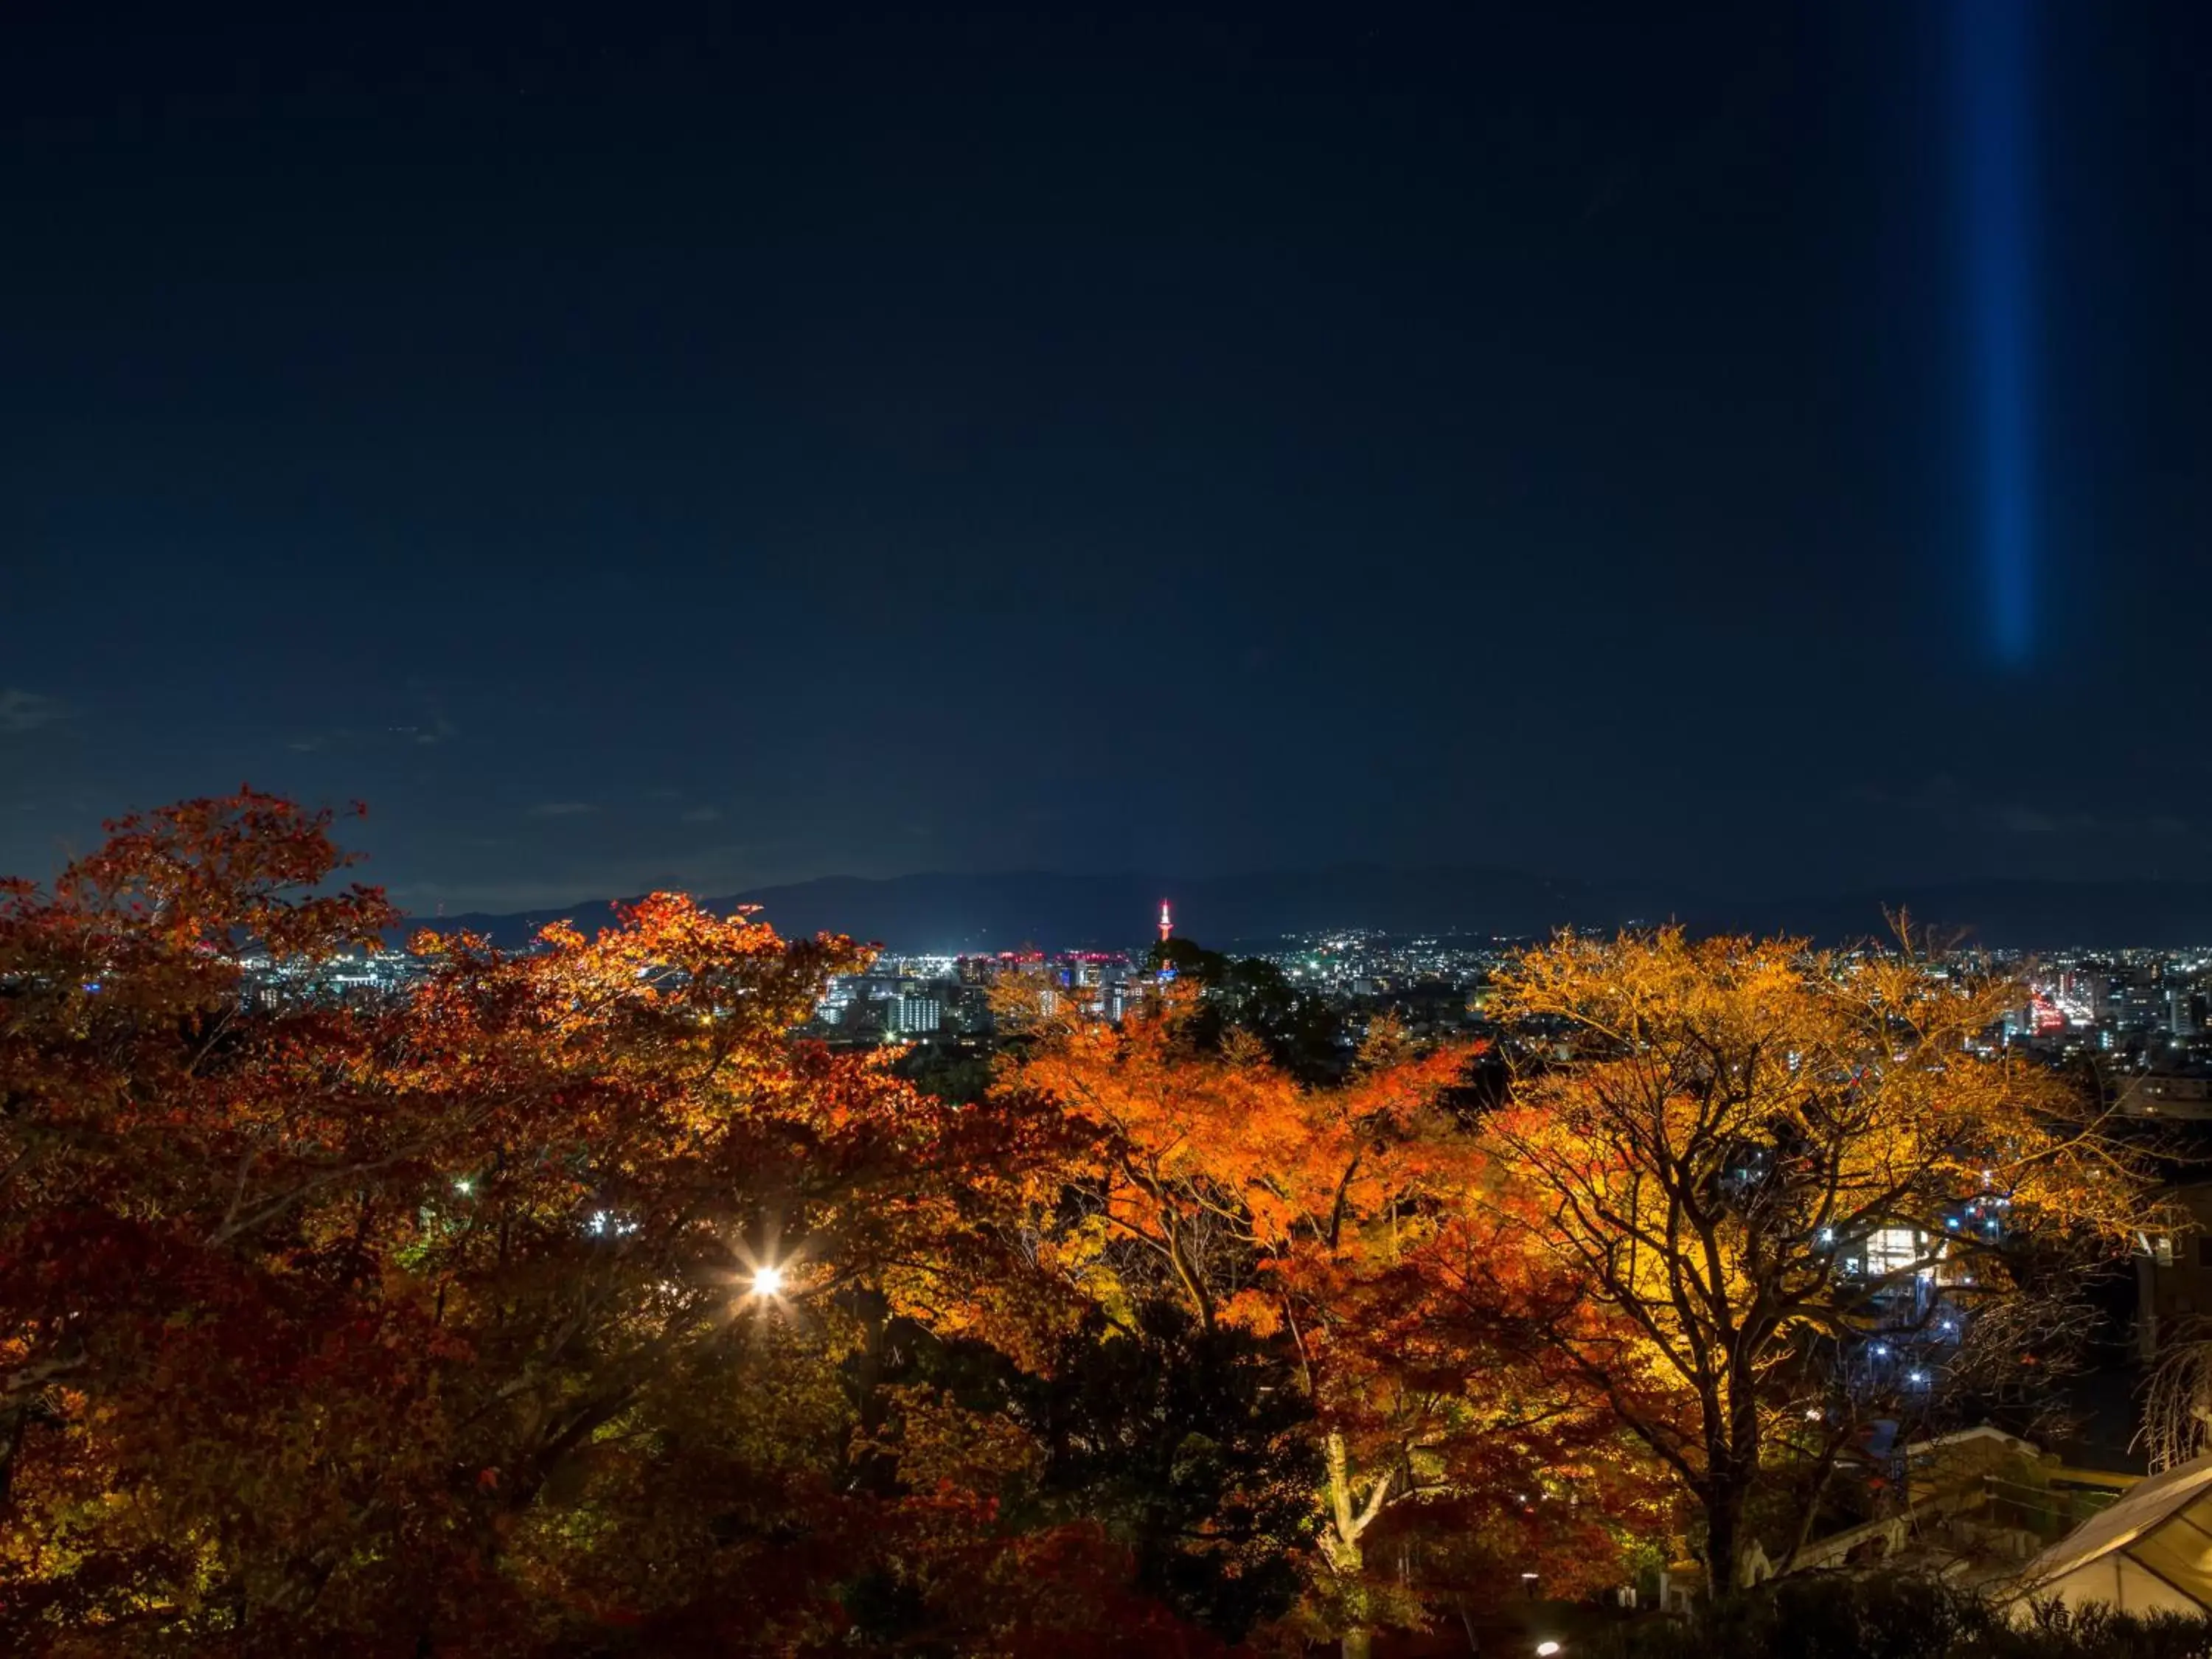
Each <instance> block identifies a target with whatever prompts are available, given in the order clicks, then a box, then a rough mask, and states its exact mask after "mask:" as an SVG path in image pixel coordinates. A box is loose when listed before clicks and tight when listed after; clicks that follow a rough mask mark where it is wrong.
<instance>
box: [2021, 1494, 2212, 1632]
mask: <svg viewBox="0 0 2212 1659" xmlns="http://www.w3.org/2000/svg"><path fill="white" fill-rule="evenodd" d="M2019 1583H2020V1588H2019V1589H2018V1591H2017V1592H2016V1594H2017V1595H2018V1597H2019V1599H2020V1601H2021V1602H2022V1603H2023V1604H2024V1603H2026V1602H2027V1601H2051V1600H2057V1601H2063V1602H2065V1603H2066V1604H2067V1605H2068V1606H2069V1607H2081V1606H2084V1605H2086V1604H2087V1603H2088V1602H2091V1601H2104V1602H2107V1603H2109V1604H2111V1605H2112V1606H2113V1607H2118V1608H2120V1609H2121V1610H2122V1611H2124V1612H2127V1613H2155V1612H2160V1611H2165V1612H2172V1613H2192V1614H2197V1615H2200V1616H2201V1615H2203V1614H2205V1613H2212V1454H2207V1455H2204V1456H2203V1457H2195V1458H2191V1460H2190V1461H2189V1462H2186V1463H2182V1464H2178V1465H2177V1466H2175V1467H2174V1468H2170V1469H2168V1470H2167V1471H2166V1473H2165V1474H2160V1475H2154V1476H2152V1477H2151V1479H2149V1480H2145V1481H2142V1483H2140V1484H2139V1485H2137V1486H2132V1487H2130V1488H2129V1490H2128V1491H2127V1492H2125V1493H2124V1494H2123V1495H2122V1497H2121V1498H2119V1500H2118V1502H2117V1503H2115V1504H2113V1505H2112V1507H2111V1508H2110V1509H2108V1510H2104V1511H2102V1512H2101V1513H2100V1514H2097V1515H2093V1516H2090V1517H2089V1518H2088V1519H2087V1521H2084V1522H2082V1523H2081V1525H2080V1526H2078V1527H2076V1528H2074V1530H2073V1531H2072V1532H2070V1533H2069V1534H2066V1536H2065V1537H2063V1538H2062V1539H2060V1540H2059V1541H2057V1543H2055V1544H2053V1545H2052V1546H2051V1547H2050V1548H2049V1549H2047V1550H2045V1551H2044V1552H2043V1553H2042V1554H2040V1555H2039V1556H2037V1557H2036V1558H2035V1559H2033V1561H2031V1562H2029V1563H2028V1564H2027V1569H2026V1571H2023V1572H2022V1573H2021V1576H2020V1581H2019Z"/></svg>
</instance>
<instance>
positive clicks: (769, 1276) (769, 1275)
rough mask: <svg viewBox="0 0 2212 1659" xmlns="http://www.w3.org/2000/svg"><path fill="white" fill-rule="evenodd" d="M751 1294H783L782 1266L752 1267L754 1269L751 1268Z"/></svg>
mask: <svg viewBox="0 0 2212 1659" xmlns="http://www.w3.org/2000/svg"><path fill="white" fill-rule="evenodd" d="M753 1294H754V1295H755V1296H781V1295H782V1294H783V1269H782V1268H781V1267H756V1268H754V1269H753Z"/></svg>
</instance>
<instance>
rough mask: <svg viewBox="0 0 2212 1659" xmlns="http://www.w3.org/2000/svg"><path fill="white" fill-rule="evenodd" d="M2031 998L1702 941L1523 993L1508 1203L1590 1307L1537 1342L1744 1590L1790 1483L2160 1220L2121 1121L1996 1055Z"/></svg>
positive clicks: (1919, 962)
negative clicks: (1750, 1550) (1868, 1406)
mask: <svg viewBox="0 0 2212 1659" xmlns="http://www.w3.org/2000/svg"><path fill="white" fill-rule="evenodd" d="M2017 1000H2018V993H2017V992H2016V991H2015V990H2010V989H2008V987H2005V986H2004V985H2002V983H2000V982H1996V981H1989V980H1985V979H1982V978H1979V977H1977V976H1975V975H1972V974H1968V973H1963V972H1960V971H1954V970H1949V969H1944V968H1942V967H1938V966H1936V965H1934V964H1932V963H1929V961H1927V960H1925V959H1923V958H1922V957H1919V956H1917V955H1916V954H1915V953H1914V952H1912V951H1911V950H1910V949H1893V950H1888V951H1881V950H1867V951H1854V952H1850V953H1833V952H1828V951H1814V950H1813V949H1811V948H1809V947H1808V945H1806V944H1805V943H1804V942H1803V941H1801V940H1794V939H1777V940H1766V941H1753V940H1751V939H1710V940H1704V941H1696V940H1692V939H1689V938H1687V937H1686V935H1685V934H1684V933H1681V932H1680V931H1679V930H1675V929H1668V930H1666V931H1662V932H1660V933H1655V934H1651V935H1649V936H1624V937H1621V938H1620V939H1613V940H1608V941H1600V940H1592V939H1578V938H1575V937H1573V936H1571V935H1565V934H1563V935H1561V936H1560V937H1559V939H1557V940H1556V941H1555V942H1554V943H1553V944H1552V945H1549V946H1548V947H1547V948H1543V949H1540V950H1537V951H1532V952H1530V953H1528V955H1527V956H1526V957H1523V958H1522V960H1521V961H1520V962H1519V963H1518V964H1517V965H1516V966H1515V967H1513V968H1512V969H1510V970H1509V971H1507V972H1505V973H1504V974H1503V975H1500V977H1499V980H1498V984H1497V987H1496V989H1495V991H1494V993H1493V995H1492V1003H1491V1006H1492V1011H1493V1012H1496V1013H1498V1015H1499V1016H1500V1017H1502V1018H1504V1020H1505V1021H1506V1022H1507V1023H1508V1026H1509V1029H1510V1030H1511V1032H1512V1033H1513V1034H1514V1037H1515V1041H1516V1050H1515V1052H1516V1056H1517V1058H1518V1061H1519V1064H1520V1074H1519V1076H1518V1077H1517V1079H1516V1085H1515V1087H1514V1089H1513V1091H1512V1095H1511V1098H1510V1102H1509V1103H1507V1104H1506V1105H1505V1106H1504V1107H1503V1108H1501V1109H1498V1110H1497V1111H1496V1112H1494V1113H1493V1114H1492V1115H1490V1116H1489V1118H1488V1119H1487V1121H1486V1137H1487V1139H1488V1141H1489V1144H1490V1145H1491V1146H1492V1148H1493V1149H1494V1150H1495V1152H1496V1153H1497V1156H1498V1159H1499V1160H1500V1162H1501V1164H1504V1166H1506V1167H1507V1168H1509V1169H1510V1172H1511V1176H1512V1187H1511V1190H1510V1192H1508V1193H1505V1194H1501V1195H1500V1196H1499V1198H1498V1200H1496V1202H1497V1204H1498V1208H1499V1212H1500V1213H1501V1214H1506V1215H1511V1216H1515V1217H1517V1218H1518V1219H1519V1222H1520V1225H1522V1226H1523V1227H1525V1229H1526V1230H1527V1232H1528V1236H1529V1237H1530V1238H1531V1239H1532V1240H1534V1242H1535V1243H1537V1244H1538V1246H1539V1247H1540V1248H1541V1249H1543V1250H1544V1251H1545V1252H1547V1254H1548V1255H1551V1256H1552V1257H1553V1260H1555V1261H1557V1262H1558V1263H1559V1265H1560V1267H1561V1268H1562V1269H1563V1272H1564V1273H1565V1274H1566V1275H1567V1276H1568V1282H1571V1284H1573V1285H1575V1287H1576V1292H1577V1293H1576V1294H1575V1296H1574V1297H1573V1299H1572V1300H1571V1303H1566V1304H1561V1305H1560V1306H1559V1307H1558V1308H1557V1309H1555V1310H1553V1312H1552V1313H1551V1314H1550V1315H1548V1316H1546V1317H1544V1318H1541V1319H1539V1320H1535V1321H1532V1322H1531V1323H1530V1325H1529V1327H1528V1328H1529V1331H1530V1334H1531V1335H1532V1337H1539V1338H1541V1339H1542V1340H1544V1341H1545V1342H1546V1343H1547V1346H1549V1347H1550V1348H1551V1350H1552V1351H1553V1352H1554V1353H1555V1354H1557V1355H1558V1356H1559V1357H1560V1358H1562V1359H1563V1360H1565V1362H1566V1363H1567V1364H1570V1365H1571V1366H1572V1368H1573V1369H1574V1370H1576V1371H1577V1373H1578V1374H1579V1375H1580V1376H1583V1377H1584V1378H1585V1379H1586V1380H1587V1381H1588V1382H1589V1383H1591V1384H1592V1385H1593V1386H1595V1387H1597V1388H1599V1389H1602V1390H1603V1391H1604V1393H1605V1394H1606V1396H1607V1399H1608V1400H1609V1401H1611V1403H1612V1405H1613V1408H1614V1410H1615V1411H1616V1412H1617V1413H1619V1415H1620V1419H1621V1420H1622V1421H1623V1422H1625V1423H1626V1424H1627V1425H1629V1426H1630V1427H1631V1428H1632V1431H1634V1433H1635V1434H1636V1435H1637V1436H1638V1437H1640V1438H1641V1439H1642V1441H1643V1442H1644V1443H1645V1444H1646V1445H1647V1446H1648V1447H1649V1448H1650V1451H1651V1452H1652V1454H1653V1455H1656V1457H1657V1458H1659V1459H1660V1460H1662V1462H1663V1463H1664V1464H1665V1465H1666V1466H1667V1467H1668V1468H1670V1469H1671V1470H1672V1471H1673V1472H1674V1475H1675V1476H1676V1477H1677V1478H1678V1479H1679V1480H1680V1483H1681V1484H1682V1486H1683V1487H1684V1489H1685V1490H1686V1492H1688V1493H1689V1494H1690V1495H1691V1496H1692V1498H1694V1500H1695V1503H1696V1504H1697V1506H1698V1508H1699V1511H1700V1512H1701V1514H1702V1517H1703V1526H1704V1549H1705V1557H1706V1559H1707V1562H1708V1565H1709V1567H1710V1568H1711V1574H1712V1579H1713V1582H1714V1583H1715V1584H1716V1586H1718V1587H1725V1586H1728V1585H1729V1584H1731V1583H1734V1582H1735V1578H1736V1577H1737V1575H1738V1573H1739V1571H1740V1570H1741V1561H1742V1559H1743V1555H1744V1553H1745V1551H1746V1549H1747V1547H1748V1545H1749V1544H1750V1543H1751V1541H1752V1540H1751V1538H1750V1537H1749V1536H1748V1535H1747V1525H1748V1523H1747V1516H1749V1514H1750V1513H1751V1510H1752V1508H1753V1503H1754V1500H1755V1499H1756V1498H1759V1496H1760V1495H1761V1494H1762V1493H1764V1492H1767V1491H1769V1490H1771V1488H1772V1486H1773V1484H1774V1483H1775V1482H1776V1481H1777V1480H1781V1479H1784V1478H1786V1477H1787V1475H1788V1473H1789V1470H1788V1468H1786V1467H1785V1466H1789V1465H1792V1464H1801V1465H1802V1464H1803V1463H1806V1462H1810V1463H1812V1464H1813V1465H1814V1466H1815V1467H1820V1468H1825V1467H1826V1462H1832V1459H1833V1457H1834V1455H1835V1454H1836V1452H1837V1450H1838V1448H1839V1446H1840V1445H1841V1444H1842V1443H1844V1439H1845V1437H1847V1436H1848V1435H1849V1434H1850V1431H1851V1430H1852V1429H1853V1428H1854V1427H1855V1426H1856V1423H1857V1415H1856V1408H1857V1406H1859V1405H1860V1404H1863V1402H1864V1401H1865V1400H1866V1399H1867V1398H1868V1397H1869V1395H1872V1396H1874V1397H1877V1398H1880V1399H1881V1400H1886V1401H1899V1400H1900V1399H1905V1398H1909V1397H1910V1396H1911V1394H1912V1393H1913V1392H1914V1391H1916V1390H1921V1389H1933V1388H1935V1387H1937V1386H1940V1383H1941V1382H1942V1376H1941V1373H1942V1371H1943V1370H1945V1369H1946V1368H1947V1367H1948V1366H1950V1365H1952V1364H1956V1363H1959V1359H1958V1357H1959V1355H1960V1354H1961V1353H1962V1352H1963V1353H1966V1354H1967V1355H1969V1356H1971V1355H1972V1352H1974V1350H1973V1348H1972V1346H1966V1347H1963V1348H1962V1347H1960V1346H1958V1345H1957V1343H1956V1340H1955V1339H1956V1337H1957V1336H1958V1335H1960V1334H1966V1333H1971V1332H1972V1331H1973V1330H1975V1328H1977V1326H1978V1327H1979V1328H1981V1329H1982V1330H1984V1331H1985V1332H1989V1333H1992V1334H1994V1333H1999V1332H2002V1331H2003V1330H2004V1329H2005V1328H2007V1321H2008V1320H2009V1319H2011V1318H2012V1317H2013V1316H2014V1312H2015V1310H2017V1308H2018V1306H2019V1304H2020V1301H2021V1295H2022V1284H2021V1277H2020V1275H2019V1273H2018V1272H2017V1271H2016V1269H2017V1264H2018V1263H2019V1261H2020V1260H2021V1255H2022V1251H2023V1247H2024V1246H2027V1245H2030V1244H2033V1243H2038V1242H2039V1241H2045V1240H2061V1239H2063V1240H2067V1241H2087V1242H2089V1243H2093V1244H2100V1245H2102V1246H2103V1247H2106V1248H2110V1249H2119V1248H2124V1246H2125V1243H2126V1241H2127V1240H2128V1239H2129V1238H2130V1237H2131V1236H2132V1234H2133V1231H2134V1230H2135V1229H2136V1226H2137V1225H2139V1223H2140V1222H2141V1221H2142V1217H2143V1211H2144V1207H2145V1199H2144V1194H2145V1191H2146V1180H2145V1177H2146V1170H2145V1167H2144V1164H2143V1163H2142V1159H2141V1158H2139V1157H2138V1156H2137V1155H2136V1153H2135V1152H2133V1151H2131V1150H2130V1147H2129V1146H2126V1145H2125V1144H2124V1143H2123V1142H2122V1141H2121V1140H2120V1139H2118V1138H2117V1137H2116V1136H2115V1135H2114V1134H2112V1133H2110V1126H2109V1124H2108V1122H2107V1121H2106V1116H2105V1115H2104V1112H2103V1110H2102V1109H2100V1107H2098V1106H2097V1105H2096V1104H2094V1103H2091V1102H2089V1101H2087V1100H2085V1099H2084V1098H2082V1097H2080V1096H2078V1095H2076V1094H2075V1093H2074V1092H2072V1091H2070V1090H2069V1088H2068V1087H2066V1086H2065V1085H2063V1083H2062V1082H2061V1081H2060V1080H2059V1079H2057V1078H2056V1077H2055V1076H2054V1075H2053V1074H2051V1073H2049V1072H2048V1071H2046V1070H2045V1069H2044V1068H2042V1067H2040V1066H2037V1065H2035V1064H2033V1063H2032V1062H2031V1061H2030V1060H2027V1059H2026V1058H2024V1057H2022V1056H2020V1055H2018V1054H2011V1053H2006V1052H2001V1051H1994V1050H1992V1048H1991V1047H1990V1043H1989V1042H1988V1041H1987V1037H1988V1034H1989V1032H1990V1030H1991V1028H1992V1027H1993V1026H1994V1025H1995V1024H1996V1023H1997V1022H1998V1021H1999V1020H2000V1019H2001V1017H2002V1014H2003V1012H2004V1011H2005V1010H2006V1008H2007V1007H2008V1006H2015V1005H2016V1002H2017ZM1947 1325H1951V1326H1962V1327H1963V1328H1964V1332H1954V1331H1948V1330H1946V1329H1945V1326H1947ZM1970 1340H1971V1339H1970ZM1800 1535H1801V1536H1802V1534H1800ZM1792 1542H1793V1541H1792V1540H1789V1539H1783V1540H1778V1541H1776V1543H1777V1553H1778V1556H1779V1557H1781V1558H1782V1559H1784V1560H1785V1561H1786V1559H1787V1556H1788V1554H1789V1550H1790V1544H1791V1543H1792Z"/></svg>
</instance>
